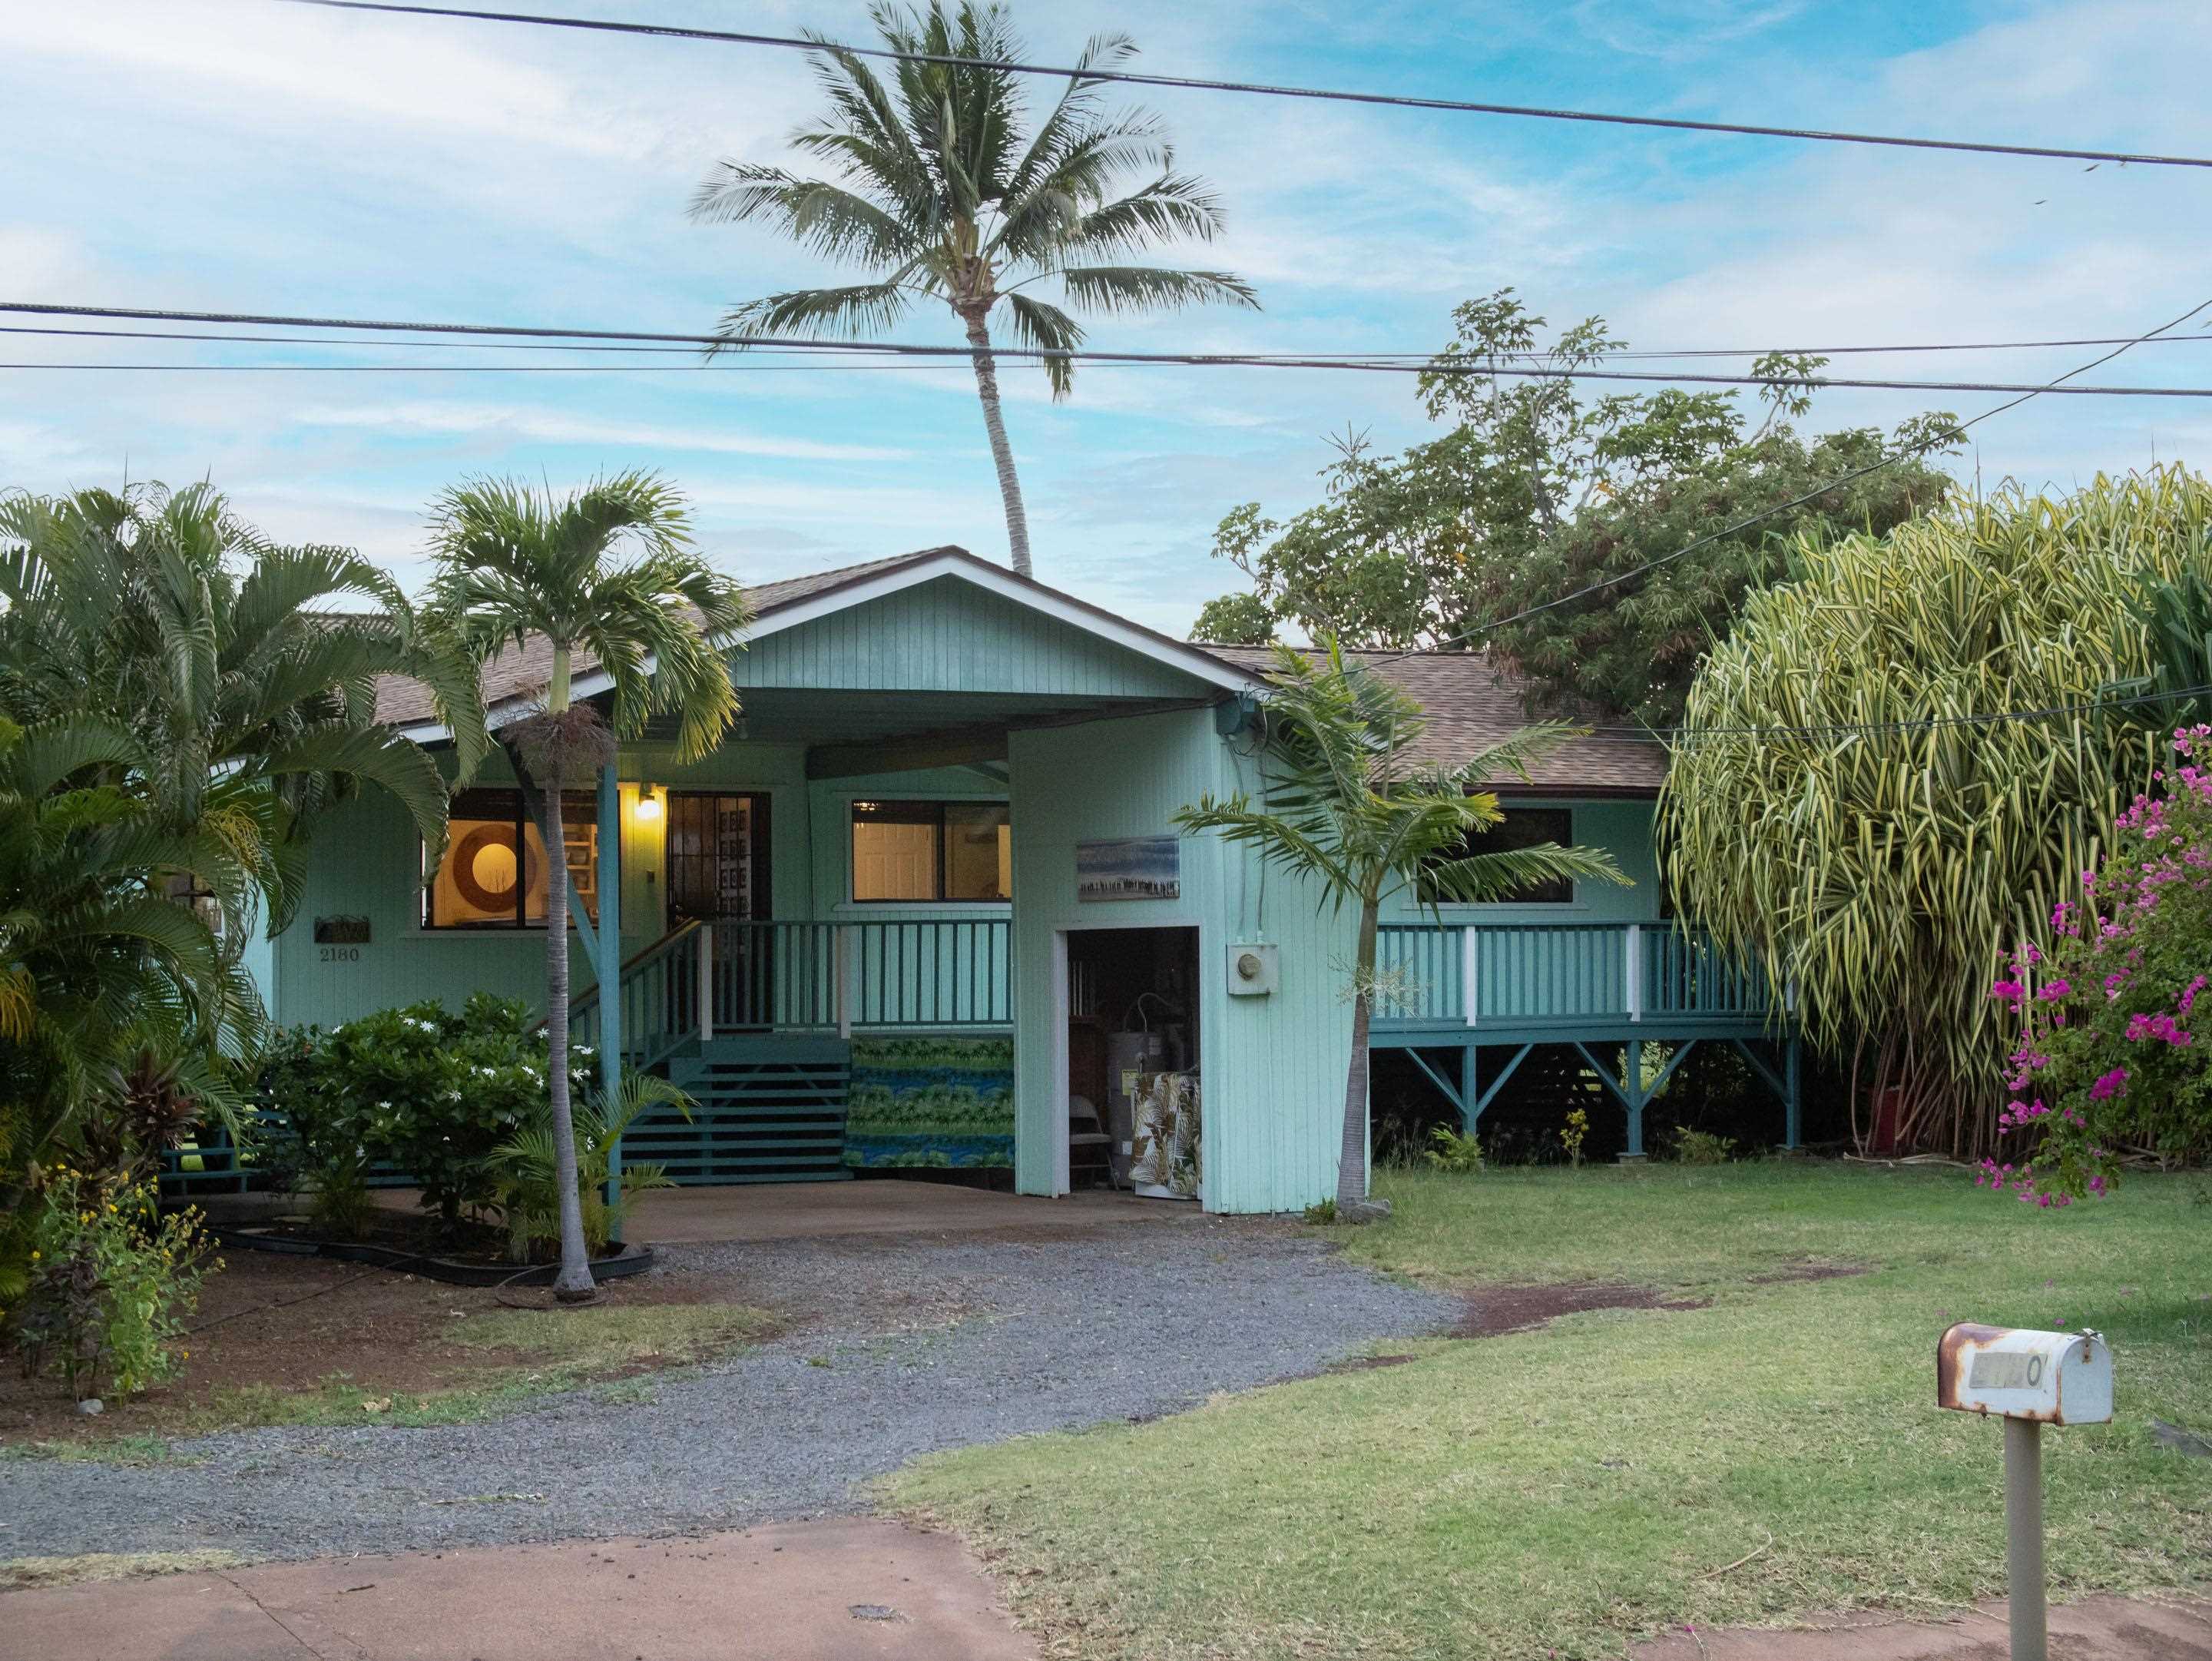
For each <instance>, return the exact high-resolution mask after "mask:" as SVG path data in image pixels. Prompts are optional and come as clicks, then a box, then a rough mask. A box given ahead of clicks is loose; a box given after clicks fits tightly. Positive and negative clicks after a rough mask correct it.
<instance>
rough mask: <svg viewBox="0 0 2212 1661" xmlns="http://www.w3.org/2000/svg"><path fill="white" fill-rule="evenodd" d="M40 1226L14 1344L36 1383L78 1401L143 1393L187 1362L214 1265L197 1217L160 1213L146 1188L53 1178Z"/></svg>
mask: <svg viewBox="0 0 2212 1661" xmlns="http://www.w3.org/2000/svg"><path fill="white" fill-rule="evenodd" d="M45 1199H46V1203H45V1204H44V1205H42V1206H41V1207H40V1208H39V1210H38V1212H37V1214H36V1216H35V1220H34V1221H33V1226H32V1234H31V1238H32V1243H33V1244H32V1247H31V1253H30V1263H31V1269H30V1276H29V1286H28V1287H27V1291H26V1293H25V1296H24V1299H23V1306H22V1308H21V1310H20V1311H16V1316H17V1318H16V1322H15V1335H16V1341H17V1343H18V1345H19V1347H20V1348H21V1350H22V1353H23V1360H24V1365H25V1366H26V1367H27V1369H28V1371H29V1372H31V1373H33V1375H36V1374H38V1373H40V1372H48V1371H52V1372H58V1373H60V1374H61V1376H62V1378H63V1379H64V1382H65V1383H66V1384H68V1386H69V1389H70V1393H71V1394H72V1395H73V1396H75V1397H76V1399H77V1400H79V1401H82V1400H84V1399H85V1398H86V1397H87V1396H97V1395H99V1394H100V1392H101V1390H103V1389H105V1390H108V1391H110V1392H112V1394H114V1395H117V1396H135V1395H137V1394H138V1393H139V1392H140V1391H142V1390H145V1389H147V1388H148V1387H149V1386H150V1385H153V1384H160V1383H161V1381H162V1380H163V1379H166V1378H173V1377H174V1376H175V1375H176V1373H177V1372H178V1370H179V1368H181V1367H182V1366H184V1364H185V1361H186V1360H188V1359H190V1357H191V1351H190V1350H189V1349H186V1348H185V1347H184V1343H183V1339H184V1337H185V1322H186V1321H187V1320H188V1319H190V1318H191V1313H192V1311H193V1310H194V1309H195V1308H196V1307H197V1305H198V1302H199V1289H200V1282H201V1281H203V1280H204V1279H205V1278H206V1275H207V1272H208V1270H209V1269H210V1267H212V1268H216V1269H220V1268H222V1261H221V1260H220V1259H216V1260H214V1261H213V1262H212V1263H210V1261H209V1259H208V1257H207V1254H206V1245H207V1240H206V1237H205V1234H204V1231H203V1230H202V1228H201V1226H200V1219H199V1214H198V1213H197V1212H196V1211H191V1210H186V1211H182V1212H177V1213H173V1214H170V1215H168V1216H167V1217H164V1216H163V1215H161V1208H160V1207H159V1205H158V1204H157V1203H156V1202H155V1191H154V1184H153V1183H151V1182H149V1181H144V1180H139V1179H135V1178H125V1177H115V1176H112V1175H96V1174H88V1173H87V1172H84V1171H78V1170H76V1169H75V1168H74V1167H71V1166H62V1167H60V1168H58V1169H57V1170H56V1171H53V1172H52V1174H51V1176H50V1177H49V1179H48V1182H47V1184H46V1194H45Z"/></svg>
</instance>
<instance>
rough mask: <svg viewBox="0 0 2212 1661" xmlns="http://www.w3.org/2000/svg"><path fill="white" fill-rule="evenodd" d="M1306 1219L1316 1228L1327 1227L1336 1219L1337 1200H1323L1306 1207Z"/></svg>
mask: <svg viewBox="0 0 2212 1661" xmlns="http://www.w3.org/2000/svg"><path fill="white" fill-rule="evenodd" d="M1306 1220H1307V1221H1308V1222H1309V1223H1311V1224H1312V1225H1313V1226H1315V1227H1316V1228H1327V1227H1328V1226H1329V1225H1330V1224H1332V1223H1334V1221H1335V1220H1336V1202H1335V1201H1334V1200H1322V1201H1321V1202H1318V1203H1316V1204H1314V1205H1310V1206H1308V1207H1307V1208H1306Z"/></svg>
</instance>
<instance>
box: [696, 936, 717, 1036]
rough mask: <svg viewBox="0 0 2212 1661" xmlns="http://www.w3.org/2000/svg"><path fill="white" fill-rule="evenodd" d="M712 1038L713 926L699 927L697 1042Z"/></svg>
mask: <svg viewBox="0 0 2212 1661" xmlns="http://www.w3.org/2000/svg"><path fill="white" fill-rule="evenodd" d="M711 1037H714V924H713V923H711V922H703V923H702V924H700V925H699V1042H700V1043H706V1042H707V1040H708V1039H709V1038H711Z"/></svg>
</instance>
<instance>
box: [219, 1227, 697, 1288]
mask: <svg viewBox="0 0 2212 1661" xmlns="http://www.w3.org/2000/svg"><path fill="white" fill-rule="evenodd" d="M214 1233H215V1238H216V1239H217V1240H218V1241H219V1242H221V1243H222V1244H223V1245H224V1246H225V1247H235V1248H237V1249H238V1250H244V1251H270V1252H276V1253H279V1254H282V1255H284V1256H294V1257H330V1258H334V1259H336V1260H337V1262H344V1263H366V1264H368V1266H369V1267H370V1268H372V1269H395V1270H404V1271H405V1272H406V1273H409V1274H413V1275H423V1276H425V1277H427V1278H428V1279H429V1280H433V1281H443V1282H444V1283H445V1284H447V1286H459V1287H501V1286H524V1287H528V1286H550V1285H552V1284H553V1279H554V1276H556V1275H558V1274H559V1273H560V1272H561V1266H560V1264H558V1263H532V1264H530V1265H528V1266H527V1267H525V1268H523V1269H509V1268H507V1266H506V1265H504V1264H500V1263H464V1262H457V1261H456V1260H454V1259H453V1258H451V1257H435V1256H429V1255H428V1254H426V1253H423V1252H419V1251H402V1250H399V1249H398V1247H396V1246H380V1245H372V1244H366V1243H360V1242H353V1241H345V1240H303V1239H297V1238H291V1237H289V1236H285V1235H278V1234H271V1233H270V1232H267V1231H266V1230H264V1229H259V1228H219V1229H216V1230H215V1231H214ZM656 1261H657V1259H656V1256H655V1253H654V1251H653V1248H652V1247H651V1246H648V1245H635V1246H634V1245H624V1246H622V1247H621V1248H620V1249H619V1250H616V1251H615V1252H613V1253H612V1254H611V1255H610V1256H605V1257H594V1258H592V1263H591V1269H592V1279H593V1280H595V1281H619V1280H623V1279H625V1278H627V1277H628V1276H629V1275H642V1274H643V1273H644V1272H645V1271H646V1270H647V1269H651V1268H652V1267H653V1263H654V1262H656Z"/></svg>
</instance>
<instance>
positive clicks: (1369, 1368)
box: [1322, 1355, 1420, 1373]
mask: <svg viewBox="0 0 2212 1661" xmlns="http://www.w3.org/2000/svg"><path fill="white" fill-rule="evenodd" d="M1418 1360H1420V1357H1419V1356H1418V1355H1354V1356H1352V1357H1350V1358H1348V1359H1347V1360H1341V1361H1331V1362H1330V1363H1329V1364H1328V1366H1325V1367H1323V1368H1322V1372H1324V1373H1329V1372H1375V1371H1376V1369H1377V1368H1379V1367H1401V1366H1405V1365H1406V1363H1407V1362H1408V1361H1418Z"/></svg>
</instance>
